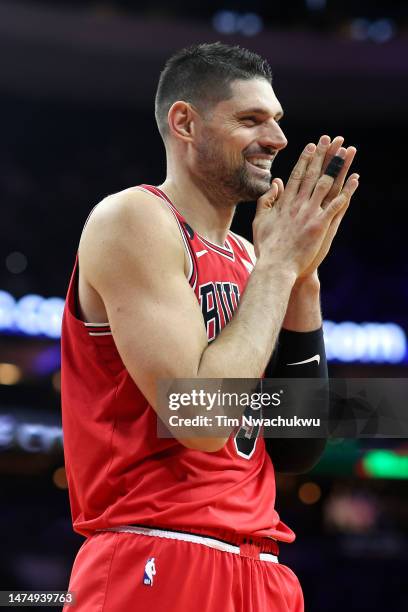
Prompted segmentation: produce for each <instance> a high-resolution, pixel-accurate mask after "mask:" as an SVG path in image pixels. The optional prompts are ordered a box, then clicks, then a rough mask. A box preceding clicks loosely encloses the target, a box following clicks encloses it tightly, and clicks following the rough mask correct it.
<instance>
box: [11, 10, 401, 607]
mask: <svg viewBox="0 0 408 612" xmlns="http://www.w3.org/2000/svg"><path fill="white" fill-rule="evenodd" d="M216 40H221V41H223V42H227V43H232V44H240V45H242V46H247V47H248V48H250V49H252V50H254V51H257V52H259V53H261V54H262V55H263V56H265V57H267V58H268V60H269V61H270V63H271V65H272V69H273V71H274V87H275V91H276V93H277V95H278V97H279V98H280V100H281V102H282V104H283V106H284V108H285V111H286V117H285V119H284V121H283V124H282V127H283V129H284V131H285V133H286V135H287V137H288V140H289V145H288V147H287V149H285V151H283V152H282V153H281V154H280V155H279V159H278V161H277V164H276V168H275V173H277V175H278V176H281V177H282V178H284V180H286V178H287V177H288V174H289V171H290V169H291V167H292V165H293V163H294V162H295V160H296V158H297V156H298V154H299V152H300V151H301V149H302V147H303V146H304V144H305V143H306V142H308V141H311V140H312V141H313V140H314V141H316V139H317V138H318V137H319V136H320V135H321V134H323V133H327V134H330V135H331V136H332V137H334V136H335V135H337V134H341V135H343V136H345V138H346V144H353V145H355V146H357V147H358V155H357V158H356V162H355V164H354V171H357V172H359V173H360V174H361V186H360V188H359V191H358V195H357V196H356V199H355V201H354V202H353V204H352V208H351V209H350V211H349V213H348V215H347V217H346V218H345V220H344V222H343V224H342V226H341V229H340V232H339V235H338V236H337V238H336V241H335V244H334V247H333V252H332V254H331V255H330V256H329V257H328V259H327V261H326V262H325V263H324V265H323V266H322V268H321V271H320V276H321V279H322V287H323V293H322V306H323V312H324V317H325V320H326V323H325V325H326V338H327V342H328V356H329V365H330V373H331V376H334V377H367V378H370V377H391V378H397V377H407V372H408V368H407V364H408V352H407V341H406V334H407V331H408V308H407V306H408V284H407V280H406V279H407V273H408V258H407V239H406V230H404V229H403V224H404V221H403V219H404V218H405V216H404V212H403V210H404V208H405V207H406V206H407V186H406V182H407V178H406V177H407V170H406V161H405V160H406V157H407V156H406V153H404V151H405V149H406V142H407V139H406V136H407V130H406V128H407V124H408V117H407V108H408V83H407V75H408V61H407V58H408V5H407V3H406V2H403V1H402V0H401V1H386V0H380V1H378V2H369V1H368V0H365V1H355V2H352V1H351V0H343V1H342V2H340V0H286V1H284V0H272V1H270V2H265V1H262V0H253V1H252V2H249V1H248V0H237V1H235V2H234V0H225V2H223V1H222V0H212V1H210V2H207V3H206V4H205V5H198V4H195V3H191V2H187V0H177V1H174V2H172V3H168V2H164V0H162V1H160V0H153V2H142V1H140V2H132V1H131V0H110V1H106V2H102V1H100V2H98V1H97V0H93V1H87V0H65V1H63V0H48V1H47V0H42V2H39V1H36V0H31V1H30V0H25V1H20V0H10V1H0V57H1V59H0V92H1V98H0V108H1V114H0V121H1V136H0V168H1V171H0V189H1V230H0V233H1V234H0V235H1V241H0V479H1V480H0V485H1V500H2V501H1V509H0V517H1V543H2V546H1V549H2V554H1V556H0V589H2V590H6V589H26V590H27V589H47V590H54V589H60V590H64V589H66V587H67V585H68V579H69V573H70V569H71V565H72V561H73V559H74V556H75V554H76V551H77V549H78V548H79V546H80V544H81V543H82V540H83V539H82V538H81V537H79V536H77V535H75V534H74V533H73V532H72V527H71V521H70V510H69V501H68V493H67V488H66V481H65V472H64V464H63V454H62V433H61V420H60V373H59V368H60V354H59V335H60V319H61V313H62V307H63V298H64V295H65V292H66V288H67V283H68V279H69V275H70V273H71V269H72V266H73V262H74V258H75V253H76V249H77V245H78V240H79V236H80V232H81V229H82V226H83V223H84V221H85V219H86V217H87V215H88V213H89V211H90V209H91V208H92V207H93V206H94V205H95V204H96V203H97V202H98V201H99V200H100V199H101V198H103V197H104V196H106V195H107V194H109V193H112V192H115V191H118V190H121V189H123V188H125V187H129V186H131V185H136V184H138V183H140V182H146V183H152V184H157V183H159V182H161V181H162V180H163V177H164V171H165V166H164V150H163V147H162V144H161V141H160V138H159V135H158V132H157V130H156V127H155V123H154V113H153V97H154V92H155V87H156V84H157V80H158V76H159V72H160V69H161V68H162V66H163V64H164V61H165V60H166V59H167V57H168V56H169V55H170V54H171V53H172V52H173V51H175V50H176V49H178V48H180V47H182V46H186V45H188V44H192V43H196V42H212V41H216ZM252 215H253V207H252V206H242V207H241V208H240V209H239V210H238V213H237V215H236V219H235V221H234V227H233V229H235V230H236V231H238V232H240V233H242V234H244V235H246V236H247V237H250V230H251V220H252ZM135 239H137V237H136V238H135ZM407 493H408V443H407V440H406V439H403V438H394V439H378V438H377V439H372V440H369V439H364V440H362V439H360V440H333V441H332V442H331V443H330V444H329V445H328V448H327V451H326V453H325V455H324V457H323V458H322V460H321V461H320V463H319V464H318V466H317V467H316V468H315V469H314V470H313V471H312V472H311V473H309V474H307V475H303V476H298V477H292V476H291V477H287V476H284V477H283V476H279V477H278V503H277V508H278V511H279V512H280V513H281V515H282V517H283V519H284V520H285V522H287V523H289V524H290V525H291V526H292V527H293V528H294V529H295V531H296V533H297V541H296V542H295V544H293V545H291V546H283V547H282V555H281V558H282V560H283V562H286V563H287V564H288V565H290V566H291V567H292V568H293V569H294V570H295V572H296V573H297V574H298V576H299V578H300V580H301V583H302V585H303V588H304V592H305V599H306V610H308V611H309V612H323V611H324V612H328V611H330V612H340V611H341V612H343V611H344V610H345V609H348V608H350V609H355V610H360V611H373V610H375V611H377V610H378V611H380V610H383V609H389V610H393V612H406V611H407V610H408V587H407V570H408V547H407V543H408V506H407V498H408V496H407ZM203 579H205V577H203Z"/></svg>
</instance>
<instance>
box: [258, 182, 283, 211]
mask: <svg viewBox="0 0 408 612" xmlns="http://www.w3.org/2000/svg"><path fill="white" fill-rule="evenodd" d="M278 195H279V186H278V185H277V183H275V182H273V183H272V185H271V186H270V188H269V189H268V191H267V192H266V193H264V194H263V195H262V196H261V197H260V198H259V199H258V202H257V204H256V214H257V215H258V214H262V212H264V211H265V210H270V209H271V208H272V207H273V205H274V203H275V201H276V199H277V197H278Z"/></svg>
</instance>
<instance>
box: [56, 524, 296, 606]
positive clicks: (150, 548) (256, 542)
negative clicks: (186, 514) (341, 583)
mask: <svg viewBox="0 0 408 612" xmlns="http://www.w3.org/2000/svg"><path fill="white" fill-rule="evenodd" d="M118 529H120V530H121V531H102V532H98V533H96V534H95V535H93V536H91V537H89V538H87V540H86V541H85V542H84V544H83V545H82V547H81V548H80V550H79V552H78V554H77V556H76V559H75V562H74V566H73V568H72V574H71V580H70V584H69V590H70V591H72V592H73V593H74V594H75V599H76V604H75V606H74V607H72V608H71V607H69V606H65V607H64V611H63V612H71V611H72V612H125V611H126V612H133V611H135V612H136V611H137V612H303V610H304V606H303V595H302V590H301V587H300V584H299V581H298V579H297V578H296V576H295V574H294V573H293V572H292V570H290V569H289V568H288V567H286V566H285V565H281V564H280V563H278V560H277V557H276V556H275V555H276V553H277V552H278V549H277V543H276V542H275V541H274V540H270V539H268V538H262V539H261V538H256V539H250V540H248V538H244V536H237V535H236V534H230V533H227V532H220V534H221V535H222V537H220V539H218V538H217V539H215V538H213V537H205V536H204V535H193V534H189V533H183V532H174V531H163V530H156V529H147V528H132V527H122V528H118ZM126 530H127V531H126ZM129 530H132V531H129ZM137 531H139V532H141V533H137Z"/></svg>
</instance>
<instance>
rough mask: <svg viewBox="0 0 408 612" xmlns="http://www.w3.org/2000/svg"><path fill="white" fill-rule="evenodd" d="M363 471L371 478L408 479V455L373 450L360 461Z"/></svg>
mask: <svg viewBox="0 0 408 612" xmlns="http://www.w3.org/2000/svg"><path fill="white" fill-rule="evenodd" d="M362 463H363V468H364V471H365V472H366V474H367V476H371V477H372V478H401V479H404V478H406V479H408V455H398V454H397V453H395V452H393V451H388V450H373V451H369V452H368V453H366V455H365V456H364V457H363V460H362Z"/></svg>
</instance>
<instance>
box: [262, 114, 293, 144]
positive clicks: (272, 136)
mask: <svg viewBox="0 0 408 612" xmlns="http://www.w3.org/2000/svg"><path fill="white" fill-rule="evenodd" d="M260 144H262V146H264V147H270V148H273V149H275V150H277V151H280V150H281V149H284V148H285V147H286V145H287V144H288V140H287V138H286V136H285V134H284V133H283V131H282V129H281V127H280V126H279V124H278V123H276V121H275V122H274V124H273V125H272V126H270V127H269V128H268V130H265V132H264V134H263V136H262V138H261V141H260Z"/></svg>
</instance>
